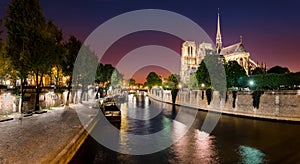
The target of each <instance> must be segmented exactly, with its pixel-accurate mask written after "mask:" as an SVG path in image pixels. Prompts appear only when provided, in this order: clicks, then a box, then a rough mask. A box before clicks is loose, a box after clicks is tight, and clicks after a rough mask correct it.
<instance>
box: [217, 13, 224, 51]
mask: <svg viewBox="0 0 300 164" xmlns="http://www.w3.org/2000/svg"><path fill="white" fill-rule="evenodd" d="M217 22H218V23H217V34H216V49H217V52H218V53H220V52H221V49H222V48H223V47H222V36H221V26H220V14H219V12H218V20H217Z"/></svg>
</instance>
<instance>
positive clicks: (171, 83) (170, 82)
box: [164, 74, 179, 89]
mask: <svg viewBox="0 0 300 164" xmlns="http://www.w3.org/2000/svg"><path fill="white" fill-rule="evenodd" d="M178 84H179V75H176V74H171V75H169V76H168V78H167V81H166V82H165V84H164V85H165V86H167V88H169V89H173V88H177V87H178Z"/></svg>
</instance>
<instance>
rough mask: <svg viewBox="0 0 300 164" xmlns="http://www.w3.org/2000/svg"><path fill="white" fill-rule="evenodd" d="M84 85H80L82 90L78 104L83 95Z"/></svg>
mask: <svg viewBox="0 0 300 164" xmlns="http://www.w3.org/2000/svg"><path fill="white" fill-rule="evenodd" d="M84 88H85V86H84V84H82V88H81V94H80V99H79V102H80V103H82V98H83V94H84Z"/></svg>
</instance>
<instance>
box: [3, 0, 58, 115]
mask: <svg viewBox="0 0 300 164" xmlns="http://www.w3.org/2000/svg"><path fill="white" fill-rule="evenodd" d="M5 21H6V22H5V26H6V28H7V39H6V41H7V53H8V56H9V58H10V61H11V64H12V65H13V67H14V69H16V70H17V72H18V76H19V77H20V78H21V79H22V80H21V81H22V82H21V83H22V86H24V82H25V79H26V78H27V76H28V73H29V72H31V73H32V75H33V76H34V77H35V84H36V105H35V107H36V109H39V92H40V86H41V85H42V83H43V81H42V79H43V76H44V75H45V74H46V73H47V71H49V70H50V68H51V64H52V63H53V59H54V56H55V55H57V54H56V52H55V51H56V50H57V48H56V46H57V45H58V44H59V43H60V41H61V40H62V33H61V31H60V30H59V29H58V28H57V27H56V26H55V25H54V24H53V22H52V21H48V22H47V21H46V20H45V18H44V16H43V13H42V8H41V6H40V3H39V0H28V1H18V0H12V1H11V2H10V3H9V5H8V10H7V16H6V19H5Z"/></svg>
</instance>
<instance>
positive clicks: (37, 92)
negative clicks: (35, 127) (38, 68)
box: [34, 74, 40, 111]
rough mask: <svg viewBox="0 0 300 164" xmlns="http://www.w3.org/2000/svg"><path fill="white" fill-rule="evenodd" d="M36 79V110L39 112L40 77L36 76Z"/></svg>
mask: <svg viewBox="0 0 300 164" xmlns="http://www.w3.org/2000/svg"><path fill="white" fill-rule="evenodd" d="M35 79H36V88H35V108H34V110H35V111H37V110H39V96H40V94H39V93H40V92H39V89H40V87H39V75H38V74H35Z"/></svg>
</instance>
